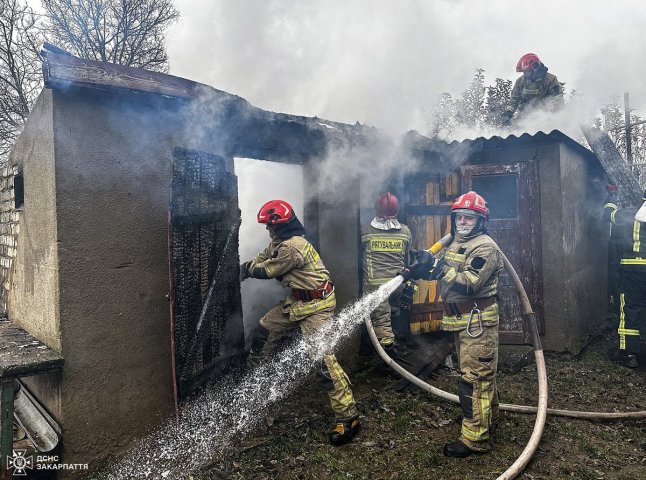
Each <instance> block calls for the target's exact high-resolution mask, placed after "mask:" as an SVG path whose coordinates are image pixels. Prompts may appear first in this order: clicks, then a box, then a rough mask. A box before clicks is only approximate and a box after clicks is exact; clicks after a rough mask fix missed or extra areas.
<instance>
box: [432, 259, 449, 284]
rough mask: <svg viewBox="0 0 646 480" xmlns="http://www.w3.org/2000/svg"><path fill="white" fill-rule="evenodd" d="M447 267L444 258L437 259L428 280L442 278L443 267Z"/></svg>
mask: <svg viewBox="0 0 646 480" xmlns="http://www.w3.org/2000/svg"><path fill="white" fill-rule="evenodd" d="M446 266H447V263H446V262H445V261H444V258H441V259H439V260H438V261H436V262H435V266H434V267H433V270H432V271H431V273H430V274H429V276H428V280H439V279H441V278H442V277H443V276H444V273H445V271H444V270H445V267H446Z"/></svg>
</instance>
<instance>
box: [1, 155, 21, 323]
mask: <svg viewBox="0 0 646 480" xmlns="http://www.w3.org/2000/svg"><path fill="white" fill-rule="evenodd" d="M17 173H18V167H17V166H15V165H9V164H5V165H3V166H2V167H0V316H2V317H4V316H6V314H7V297H8V296H9V285H10V272H11V264H12V261H13V259H14V257H15V256H16V245H17V242H18V231H19V225H18V218H19V210H16V208H15V205H14V179H15V176H16V174H17Z"/></svg>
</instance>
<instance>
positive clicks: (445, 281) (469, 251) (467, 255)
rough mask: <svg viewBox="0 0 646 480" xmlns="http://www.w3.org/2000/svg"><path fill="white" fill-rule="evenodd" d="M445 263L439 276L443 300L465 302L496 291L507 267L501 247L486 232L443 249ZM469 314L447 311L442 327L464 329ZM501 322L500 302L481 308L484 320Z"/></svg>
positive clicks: (492, 323) (448, 329)
mask: <svg viewBox="0 0 646 480" xmlns="http://www.w3.org/2000/svg"><path fill="white" fill-rule="evenodd" d="M442 258H443V259H444V262H445V265H444V266H443V267H442V276H441V278H440V279H439V284H440V295H441V296H442V301H444V302H448V303H463V302H468V301H469V300H472V299H476V298H487V297H493V296H494V295H496V293H497V290H498V277H499V275H500V272H501V271H502V270H503V268H504V264H503V261H502V257H501V255H500V248H499V247H498V245H497V244H496V242H494V241H493V239H492V238H491V237H490V236H489V235H487V234H480V235H477V236H475V237H471V238H466V239H462V238H461V237H460V235H456V238H455V240H453V242H452V243H451V244H450V245H449V246H448V247H447V248H446V249H445V250H444V253H443V257H442ZM469 316H470V314H469V313H467V314H463V315H461V316H450V315H444V317H443V318H442V329H443V330H447V331H456V330H462V329H464V328H465V327H466V325H467V322H468V320H469ZM497 323H498V305H497V304H494V305H492V306H490V307H487V308H485V309H483V310H482V324H483V325H495V324H497Z"/></svg>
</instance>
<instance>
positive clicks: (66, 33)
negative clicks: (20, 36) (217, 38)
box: [42, 0, 179, 72]
mask: <svg viewBox="0 0 646 480" xmlns="http://www.w3.org/2000/svg"><path fill="white" fill-rule="evenodd" d="M42 4H43V7H44V8H45V11H46V14H47V17H48V19H47V22H46V25H45V31H46V33H47V34H48V37H49V38H50V40H51V41H52V42H53V43H56V44H57V45H58V46H60V47H63V48H64V49H66V50H68V51H70V52H71V53H73V54H74V55H77V56H79V57H82V58H89V59H93V60H100V61H103V62H111V63H117V64H120V65H129V66H132V67H138V68H145V69H148V70H155V71H161V72H166V71H168V56H167V54H166V46H165V32H166V29H167V28H168V27H169V26H170V25H171V24H172V23H173V22H175V21H176V20H177V19H178V18H179V12H178V11H177V10H176V9H175V7H174V5H173V1H172V0H42Z"/></svg>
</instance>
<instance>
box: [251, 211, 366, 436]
mask: <svg viewBox="0 0 646 480" xmlns="http://www.w3.org/2000/svg"><path fill="white" fill-rule="evenodd" d="M258 223H263V224H265V225H266V226H267V231H268V232H269V237H270V238H271V242H270V244H269V246H268V247H267V248H266V249H265V250H264V251H262V252H260V253H259V254H258V255H256V256H255V257H254V258H253V260H251V261H248V262H245V263H243V264H242V265H240V278H241V280H244V279H245V278H247V277H252V278H259V279H270V278H275V279H277V280H279V281H280V283H281V284H282V285H283V286H284V287H289V288H291V289H292V292H291V294H290V295H289V296H288V297H287V298H285V299H284V300H282V301H281V302H280V303H279V304H278V305H276V306H275V307H274V308H272V309H271V310H270V311H269V312H267V313H266V314H265V316H264V317H262V318H261V319H260V324H259V325H258V328H257V329H256V331H255V332H254V336H253V340H252V345H251V352H250V353H249V357H248V360H247V362H248V365H250V366H255V365H257V364H258V363H259V362H260V360H261V359H262V358H263V357H268V356H270V355H271V354H273V353H275V352H276V348H277V344H278V342H279V340H280V339H281V337H283V336H284V334H285V333H287V332H288V331H290V330H293V329H295V328H300V330H301V332H302V334H303V337H304V339H305V341H306V342H310V341H312V342H313V338H314V337H315V335H316V334H317V332H318V331H319V330H320V329H321V328H322V327H323V326H324V325H325V324H326V323H327V322H329V321H330V320H331V317H332V315H333V314H334V308H335V306H336V298H335V295H334V285H333V283H332V281H331V280H330V273H329V272H328V271H327V270H326V268H325V265H323V262H322V261H321V258H320V257H319V254H318V253H317V251H316V250H315V249H314V247H313V246H312V245H311V244H310V243H309V242H308V241H307V240H306V239H305V237H304V235H305V228H304V227H303V225H302V224H301V222H300V221H299V220H298V218H297V217H296V214H295V213H294V210H293V209H292V207H291V205H289V203H287V202H285V201H283V200H271V201H269V202H267V203H266V204H264V205H263V206H262V207H261V208H260V211H259V212H258ZM312 348H314V347H312ZM318 370H319V373H320V374H321V378H322V380H323V383H324V385H325V387H326V389H327V390H328V395H329V397H330V404H331V405H332V410H333V411H334V414H335V417H336V424H335V426H334V429H333V430H332V431H331V432H330V442H331V443H332V444H334V445H341V444H344V443H347V442H349V441H351V440H352V438H353V437H354V436H355V434H356V433H357V432H358V431H359V428H360V424H359V412H358V410H357V407H356V404H355V401H354V397H353V395H352V390H351V389H350V381H349V380H348V376H347V375H346V374H345V372H344V371H343V369H342V368H341V365H339V363H338V362H337V359H336V356H335V355H334V354H332V353H331V352H330V353H329V354H327V355H325V356H324V357H323V359H322V361H321V365H320V368H319V369H318Z"/></svg>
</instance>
